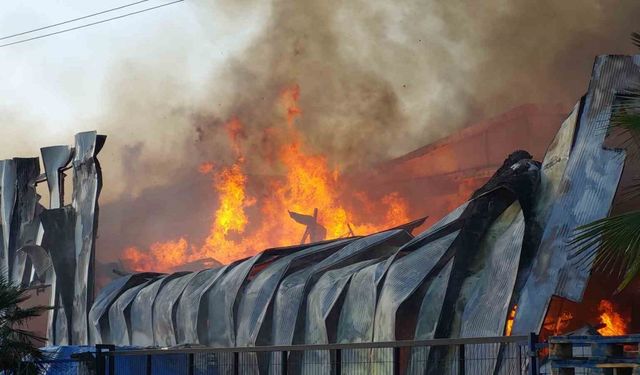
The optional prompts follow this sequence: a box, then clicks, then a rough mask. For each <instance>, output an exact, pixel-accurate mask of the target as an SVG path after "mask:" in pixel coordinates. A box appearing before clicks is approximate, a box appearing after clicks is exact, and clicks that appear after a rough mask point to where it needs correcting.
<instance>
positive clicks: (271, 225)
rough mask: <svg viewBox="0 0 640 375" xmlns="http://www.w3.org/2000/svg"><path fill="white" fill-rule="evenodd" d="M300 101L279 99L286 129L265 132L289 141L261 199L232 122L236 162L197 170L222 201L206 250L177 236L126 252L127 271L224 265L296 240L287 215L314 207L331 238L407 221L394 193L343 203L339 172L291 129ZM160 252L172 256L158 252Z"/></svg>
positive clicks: (288, 93) (292, 93)
mask: <svg viewBox="0 0 640 375" xmlns="http://www.w3.org/2000/svg"><path fill="white" fill-rule="evenodd" d="M299 97H300V88H299V87H298V86H297V85H296V86H293V87H290V88H287V89H285V90H283V91H282V93H281V95H280V100H279V103H278V104H279V105H280V108H279V111H280V113H281V114H282V117H283V120H284V121H283V122H285V123H286V124H287V126H286V127H279V128H276V129H269V132H274V131H276V132H277V131H280V132H283V135H284V136H285V137H283V139H287V140H288V142H287V143H285V144H283V145H281V146H279V148H278V149H277V150H278V152H277V156H278V162H279V164H280V165H281V167H282V171H283V176H282V177H281V178H274V179H269V180H267V185H268V189H269V190H268V192H267V193H266V194H263V195H261V196H260V199H257V198H254V197H251V196H249V195H248V194H247V192H246V188H247V184H248V183H249V182H250V181H249V177H248V176H247V175H246V174H245V171H244V157H243V155H242V139H243V138H244V133H243V125H242V123H241V121H240V120H239V119H237V118H233V119H232V120H231V121H229V123H227V125H226V127H225V128H226V130H227V134H228V136H229V138H230V141H231V142H232V145H233V151H234V153H235V154H236V161H235V163H233V164H232V165H231V166H228V167H217V169H218V170H217V171H215V172H214V168H213V164H211V163H205V164H202V165H201V166H200V167H199V171H200V172H201V173H204V174H211V175H212V178H213V179H214V183H213V188H214V190H215V192H216V193H217V195H218V202H219V206H218V208H217V209H216V210H215V211H214V212H213V218H212V223H211V226H210V232H209V235H208V236H207V238H206V239H205V240H204V243H203V245H202V246H200V247H196V246H193V245H191V246H189V244H188V243H187V241H186V240H184V239H180V240H179V241H177V242H176V241H169V242H165V243H154V244H153V245H151V247H150V249H149V251H146V252H145V251H141V249H139V248H135V247H130V248H128V249H126V250H125V254H124V259H125V261H127V263H128V265H129V266H130V267H131V268H132V269H134V270H136V271H141V270H151V269H154V270H156V271H166V270H169V269H173V268H175V266H177V265H180V264H184V263H187V262H191V261H195V260H198V259H202V258H213V259H216V260H218V261H220V262H223V263H229V262H232V261H234V260H236V259H241V258H243V257H246V256H249V255H253V254H255V253H257V252H259V251H261V250H263V249H266V248H269V247H274V246H282V245H291V244H295V243H299V242H300V239H301V237H302V233H303V232H304V228H303V227H302V226H300V225H299V224H296V223H295V222H293V221H292V220H291V218H290V216H289V211H295V212H298V213H302V214H310V213H312V212H313V211H314V209H316V208H317V209H318V212H319V215H318V223H319V224H321V225H322V226H324V227H325V228H326V230H327V237H328V238H339V237H345V236H348V235H350V234H351V233H355V234H356V235H365V234H370V233H374V232H377V231H381V230H384V229H387V228H390V227H393V226H396V225H399V224H402V223H405V222H407V221H409V214H408V211H409V210H408V206H407V203H406V201H405V200H404V199H403V198H402V197H400V195H399V194H397V193H391V194H388V195H386V196H384V197H383V198H382V199H381V200H380V201H379V202H380V203H378V204H374V203H372V202H370V201H368V198H367V195H366V194H365V193H363V192H357V193H356V194H355V195H356V196H355V198H356V200H357V201H358V202H364V204H362V205H360V206H359V207H357V209H353V208H349V207H347V206H345V205H344V204H342V203H341V195H342V194H344V190H343V189H344V187H343V184H342V181H341V177H340V171H339V168H337V167H335V168H331V167H330V166H329V163H328V160H327V158H326V157H325V156H324V155H320V154H313V153H310V152H309V151H308V150H307V147H306V145H305V143H304V141H303V137H302V135H301V134H300V133H299V132H298V131H297V129H296V128H295V123H296V121H297V119H298V118H300V116H301V115H302V110H301V109H300V107H299V105H298V99H299ZM253 205H256V206H257V209H258V211H259V213H260V215H259V216H260V217H259V218H257V220H253V221H252V220H250V217H249V215H248V214H247V212H246V208H248V207H250V206H253ZM380 208H382V209H384V211H385V213H384V214H382V215H378V216H377V217H378V220H371V217H374V216H375V215H373V214H372V213H371V212H373V210H378V209H380ZM159 250H163V251H166V252H167V253H170V254H158V251H159Z"/></svg>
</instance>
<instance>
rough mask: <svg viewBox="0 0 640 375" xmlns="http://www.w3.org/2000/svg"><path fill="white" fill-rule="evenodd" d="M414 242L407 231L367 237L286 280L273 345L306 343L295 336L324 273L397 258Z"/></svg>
mask: <svg viewBox="0 0 640 375" xmlns="http://www.w3.org/2000/svg"><path fill="white" fill-rule="evenodd" d="M410 239H411V236H410V235H409V234H408V233H407V232H406V231H404V230H393V231H387V232H382V233H378V234H374V235H371V236H367V237H363V238H360V239H358V240H356V241H353V242H351V243H349V244H348V245H346V246H345V247H343V248H342V249H340V250H339V251H337V252H335V253H333V254H332V255H330V256H329V257H327V258H325V259H324V260H322V261H321V262H319V263H317V264H315V265H312V266H311V267H308V268H304V269H301V270H300V271H297V272H295V273H293V274H291V275H289V276H288V277H286V278H285V279H284V280H283V281H282V283H281V284H280V287H279V288H278V292H277V295H276V299H275V304H274V309H273V325H272V337H273V343H272V344H274V345H288V344H292V343H294V344H297V343H299V342H298V341H302V340H303V338H298V339H297V340H294V335H295V334H296V328H297V327H298V325H299V327H304V324H303V323H304V319H305V316H304V315H305V311H304V310H305V307H306V306H305V301H306V294H307V293H308V290H309V288H310V285H312V284H313V282H314V281H315V279H316V278H318V277H320V276H321V275H322V273H324V272H326V271H328V270H331V269H333V268H335V267H344V266H348V265H349V264H352V263H355V262H358V261H362V260H367V259H372V258H378V257H381V256H384V255H386V256H390V255H393V254H394V253H395V252H396V251H397V249H398V247H400V245H401V244H404V243H406V242H408V241H409V240H410ZM374 249H375V250H374ZM300 333H302V332H300ZM300 343H301V342H300Z"/></svg>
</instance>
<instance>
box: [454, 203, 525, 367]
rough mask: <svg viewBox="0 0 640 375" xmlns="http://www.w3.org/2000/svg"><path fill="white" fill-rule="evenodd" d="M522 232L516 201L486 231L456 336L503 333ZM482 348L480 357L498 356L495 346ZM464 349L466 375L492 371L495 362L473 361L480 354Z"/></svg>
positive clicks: (467, 283) (466, 289) (466, 287)
mask: <svg viewBox="0 0 640 375" xmlns="http://www.w3.org/2000/svg"><path fill="white" fill-rule="evenodd" d="M524 232H525V220H524V215H523V214H522V210H521V209H520V204H519V203H518V202H515V203H513V204H512V205H511V207H509V208H508V209H507V210H505V212H503V213H502V215H500V217H498V219H496V221H495V222H494V223H493V224H492V225H491V227H490V228H489V230H488V232H487V234H486V235H485V237H484V239H483V240H482V242H481V243H480V247H479V249H478V251H479V252H480V253H481V254H484V256H482V260H481V262H479V263H480V264H478V265H477V267H474V268H475V269H476V270H478V271H477V272H474V273H472V274H471V275H469V276H468V278H467V280H466V281H465V285H464V286H463V292H462V293H461V295H462V300H463V301H464V311H463V313H462V317H461V320H462V322H461V328H460V333H459V335H458V336H459V337H495V336H502V335H503V334H504V333H505V332H504V330H505V323H506V320H507V315H508V314H509V307H510V302H511V295H512V291H513V287H514V285H515V282H516V276H517V274H518V265H519V263H520V252H521V249H522V243H523V239H524ZM484 349H485V350H483V351H482V353H483V354H482V355H483V356H486V355H487V353H493V355H490V358H497V357H498V352H499V349H500V347H499V346H498V345H492V346H487V347H486V348H484ZM465 350H466V354H465V355H467V357H465V358H469V359H470V361H469V362H468V363H465V366H466V373H467V374H478V375H483V374H491V373H493V372H494V371H495V366H496V360H495V359H494V360H484V361H474V359H479V358H477V356H478V355H479V353H480V352H479V351H478V350H474V349H472V348H466V349H465ZM450 354H451V355H452V354H453V353H450ZM474 362H478V363H474ZM472 363H473V365H472Z"/></svg>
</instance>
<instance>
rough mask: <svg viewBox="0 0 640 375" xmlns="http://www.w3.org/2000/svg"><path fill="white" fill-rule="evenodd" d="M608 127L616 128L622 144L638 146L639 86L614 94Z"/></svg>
mask: <svg viewBox="0 0 640 375" xmlns="http://www.w3.org/2000/svg"><path fill="white" fill-rule="evenodd" d="M609 128H610V129H618V130H619V131H620V134H621V135H622V136H623V137H624V138H623V139H622V143H623V146H628V145H629V144H630V143H633V144H634V145H635V146H636V148H640V87H638V86H633V87H630V88H629V89H627V90H626V91H625V92H623V93H620V94H618V95H617V96H616V100H615V102H614V104H613V105H612V107H611V118H610V120H609Z"/></svg>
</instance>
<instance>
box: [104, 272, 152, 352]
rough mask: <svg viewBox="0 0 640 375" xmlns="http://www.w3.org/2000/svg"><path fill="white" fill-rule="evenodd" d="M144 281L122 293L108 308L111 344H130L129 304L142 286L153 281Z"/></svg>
mask: <svg viewBox="0 0 640 375" xmlns="http://www.w3.org/2000/svg"><path fill="white" fill-rule="evenodd" d="M153 281H154V279H152V280H149V281H146V282H144V283H142V284H140V285H136V286H134V287H133V288H130V289H127V290H126V291H125V292H124V293H122V294H121V295H120V296H119V297H118V298H117V299H116V300H115V302H114V303H113V304H112V305H111V307H110V308H109V333H110V342H108V344H113V345H121V346H126V345H131V336H132V334H131V304H132V303H133V300H134V299H135V298H136V296H137V295H138V292H139V291H140V290H142V288H144V287H146V286H147V285H149V283H151V282H153Z"/></svg>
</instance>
